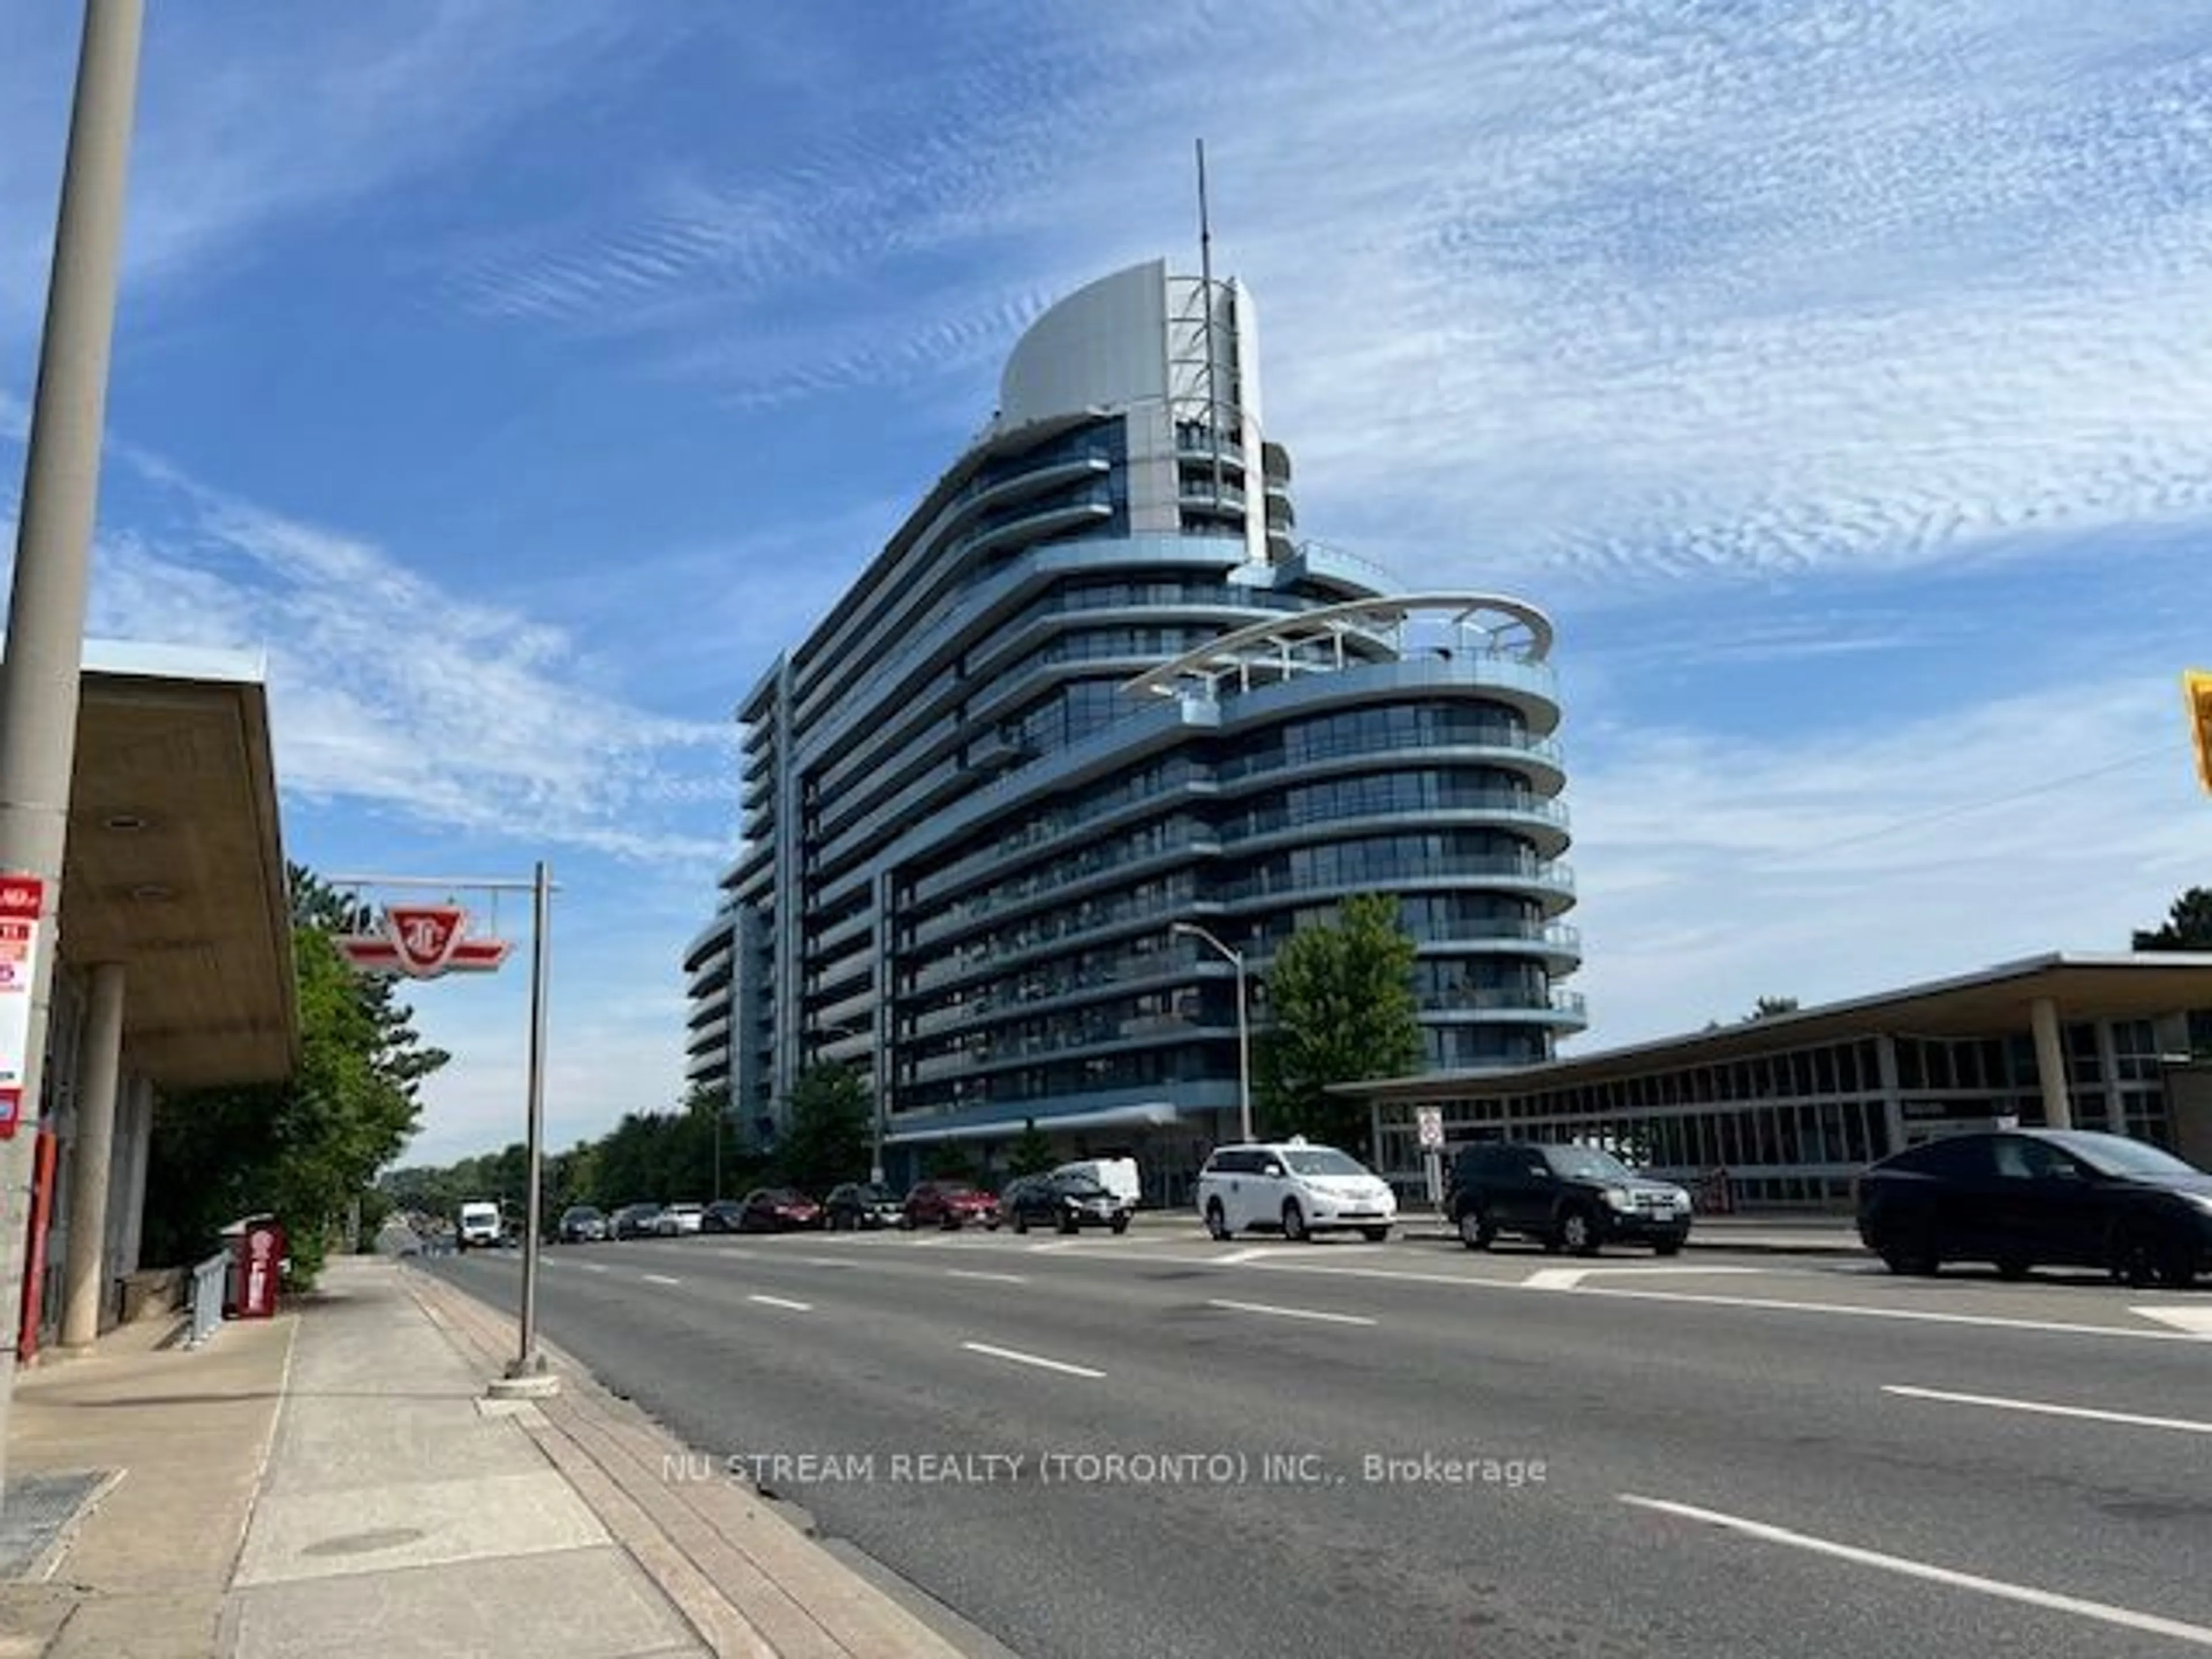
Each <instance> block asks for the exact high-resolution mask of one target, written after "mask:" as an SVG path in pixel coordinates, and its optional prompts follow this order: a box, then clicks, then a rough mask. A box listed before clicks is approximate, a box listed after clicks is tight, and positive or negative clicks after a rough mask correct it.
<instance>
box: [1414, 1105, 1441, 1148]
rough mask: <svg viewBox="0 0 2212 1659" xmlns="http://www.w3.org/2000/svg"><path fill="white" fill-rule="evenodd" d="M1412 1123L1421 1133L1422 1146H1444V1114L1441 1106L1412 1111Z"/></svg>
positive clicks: (1421, 1107) (1419, 1108) (1420, 1107)
mask: <svg viewBox="0 0 2212 1659" xmlns="http://www.w3.org/2000/svg"><path fill="white" fill-rule="evenodd" d="M1413 1121H1414V1123H1415V1124H1416V1125H1418V1126H1419V1129H1420V1133H1421V1145H1422V1146H1443V1144H1444V1113H1443V1107H1441V1106H1419V1107H1416V1108H1414V1109H1413Z"/></svg>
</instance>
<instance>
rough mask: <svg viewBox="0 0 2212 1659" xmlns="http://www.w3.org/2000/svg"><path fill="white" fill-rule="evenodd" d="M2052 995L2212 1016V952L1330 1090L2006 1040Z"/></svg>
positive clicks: (2025, 977) (1926, 987) (2034, 971)
mask: <svg viewBox="0 0 2212 1659" xmlns="http://www.w3.org/2000/svg"><path fill="white" fill-rule="evenodd" d="M2046 999H2047V1000H2050V1001H2051V1003H2052V1004H2053V1006H2055V1008H2056V1010H2057V1016H2058V1018H2059V1020H2060V1021H2061V1022H2062V1023H2063V1022H2067V1021H2072V1020H2106V1019H2152V1018H2159V1017H2160V1016H2163V1015H2166V1014H2172V1013H2178V1012H2183V1011H2185V1010H2190V1009H2198V1008H2212V953H2208V952H2203V951H2131V952H2124V953H2113V954H2108V955H2075V954H2066V953H2061V952H2053V953H2051V954H2050V955H2048V956H2040V957H2027V958H2026V959H2024V960H2022V961H2019V962H2011V963H2004V964H2002V965H2001V966H1999V967H1996V968H1989V969H1983V970H1982V971H1980V972H1978V973H1973V974H1966V975H1960V976H1959V977H1957V978H1954V979H1943V980H1932V981H1926V982H1924V983H1922V984H1918V985H1911V986H1906V987H1903V988H1901V989H1899V990H1895V991H1885V992H1882V993H1881V994H1877V995H1875V996H1868V997H1859V998H1855V999H1853V1000H1850V1001H1845V1002H1834V1003H1827V1004H1824V1005H1822V1006H1820V1007H1817V1008H1806V1009H1800V1010H1796V1011H1795V1012H1790V1013H1786V1014H1775V1015H1770V1016H1768V1017H1766V1018H1761V1019H1753V1020H1745V1021H1741V1022H1740V1023H1738V1024H1734V1025H1723V1026H1718V1027H1716V1028H1714V1029H1712V1030H1705V1031H1693V1032H1688V1033H1685V1034H1684V1035H1682V1036H1674V1037H1664V1038H1661V1039H1659V1040H1657V1041H1656V1042H1639V1043H1633V1044H1630V1045H1628V1046H1626V1047H1624V1048H1608V1049H1606V1050H1603V1051H1601V1052H1600V1053H1597V1054H1579V1055H1576V1056H1573V1057H1572V1058H1570V1059H1565V1060H1549V1061H1547V1062H1545V1063H1544V1064H1542V1065H1540V1066H1512V1067H1510V1068H1503V1069H1498V1070H1494V1071H1484V1072H1442V1073H1431V1074H1429V1075H1426V1076H1419V1077H1403V1078H1384V1079H1376V1080H1375V1081H1372V1082H1368V1083H1346V1084H1338V1085H1334V1087H1333V1088H1332V1090H1331V1091H1330V1092H1332V1093H1335V1094H1342V1095H1347V1096H1351V1097H1355V1098H1358V1099H1360V1100H1366V1101H1373V1102H1376V1103H1382V1104H1385V1105H1412V1104H1419V1103H1422V1102H1425V1101H1442V1100H1454V1101H1462V1100H1478V1099H1494V1098H1497V1097H1500V1096H1504V1095H1518V1094H1526V1093H1528V1092H1529V1091H1533V1090H1537V1089H1553V1088H1560V1087H1565V1086H1569V1085H1577V1084H1589V1083H1610V1082H1613V1081H1616V1080H1618V1079H1622V1078H1629V1077H1642V1076H1646V1075H1648V1074H1650V1073H1654V1072H1662V1071H1671V1070H1674V1069H1675V1068H1677V1067H1680V1066H1711V1065H1717V1064H1719V1063H1721V1062H1723V1061H1727V1060H1748V1059H1755V1058H1757V1057H1759V1056H1760V1055H1763V1054H1774V1053H1778V1052H1783V1051H1786V1050H1789V1049H1792V1048H1809V1047H1814V1046H1816V1045H1818V1044H1821V1043H1827V1042H1845V1041H1849V1040H1850V1039H1853V1038H1857V1037H1863V1036H1876V1035H1879V1034H1881V1033H1885V1032H1886V1033H1888V1034H1891V1035H1893V1036H1929V1037H1986V1036H2009V1035H2012V1034H2014V1033H2016V1032H2022V1031H2026V1030H2028V1029H2029V1026H2030V1021H2031V1019H2032V1018H2033V1013H2032V1011H2033V1008H2034V1006H2035V1005H2036V1004H2037V1003H2038V1002H2039V1001H2043V1000H2046Z"/></svg>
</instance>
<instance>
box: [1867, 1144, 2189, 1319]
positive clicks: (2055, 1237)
mask: <svg viewBox="0 0 2212 1659" xmlns="http://www.w3.org/2000/svg"><path fill="white" fill-rule="evenodd" d="M1858 1221H1859V1237H1861V1238H1862V1239H1863V1240H1865V1242H1866V1246H1867V1248H1868V1249H1870V1250H1872V1251H1873V1252H1874V1253H1875V1255H1879V1256H1880V1257H1881V1259H1882V1260H1883V1261H1885V1262H1887V1263H1888V1265H1889V1267H1890V1270H1891V1271H1892V1272H1893V1273H1935V1272H1936V1271H1937V1270H1938V1269H1939V1268H1941V1267H1942V1265H1943V1264H1944V1263H1945V1262H1947V1261H1987V1262H1990V1263H1993V1264H1994V1265H1995V1266H1996V1270H1997V1271H1998V1272H1999V1273H2002V1274H2003V1275H2004V1276H2005V1277H2006V1278H2008V1279H2017V1278H2019V1277H2020V1276H2021V1274H2022V1273H2027V1271H2028V1269H2029V1268H2031V1267H2039V1266H2050V1267H2102V1268H2104V1269H2106V1271H2108V1272H2109V1273H2112V1276H2113V1277H2114V1278H2116V1279H2124V1280H2125V1281H2126V1282H2127V1283H2129V1284H2130V1285H2148V1284H2151V1283H2154V1282H2155V1283H2158V1284H2161V1285H2173V1286H2177V1287H2179V1286H2182V1285H2188V1284H2189V1283H2191V1281H2192V1280H2193V1279H2195V1278H2196V1277H2197V1274H2198V1273H2202V1272H2203V1271H2204V1270H2205V1269H2206V1268H2207V1267H2212V1175H2207V1174H2206V1173H2205V1172H2204V1171H2203V1170H2199V1169H2197V1168H2196V1167H2195V1166H2194V1165H2192V1164H2185V1163H2183V1162H2182V1161H2181V1160H2180V1159H2179V1158H2176V1157H2174V1156H2173V1155H2172V1153H2171V1152H2161V1151H2160V1150H2159V1149H2158V1148H2157V1147H2155V1146H2149V1145H2147V1144H2146V1143H2144V1142H2142V1141H2140V1140H2130V1139H2128V1138H2127V1137H2126V1136H2124V1135H2112V1134H2101V1133H2096V1132H2095V1131H2093V1130H2085V1129H2004V1130H1997V1131H1994V1132H1991V1133H1970V1134H1956V1135H1945V1136H1943V1137H1942V1138H1941V1139H1936V1140H1929V1141H1924V1142H1923V1143H1922V1144H1921V1145H1919V1146H1909V1147H1907V1148H1906V1149H1905V1151H1903V1152H1897V1153H1893V1154H1892V1155H1891V1156H1890V1157H1888V1158H1884V1159H1882V1161H1881V1163H1879V1164H1875V1165H1874V1166H1873V1167H1872V1168H1870V1169H1869V1170H1867V1172H1866V1173H1865V1174H1864V1175H1863V1176H1860V1177H1859V1182H1858Z"/></svg>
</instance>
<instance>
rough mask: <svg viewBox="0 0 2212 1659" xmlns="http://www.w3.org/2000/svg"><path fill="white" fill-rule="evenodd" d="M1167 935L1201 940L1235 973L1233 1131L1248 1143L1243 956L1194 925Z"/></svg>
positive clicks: (1248, 1045)
mask: <svg viewBox="0 0 2212 1659" xmlns="http://www.w3.org/2000/svg"><path fill="white" fill-rule="evenodd" d="M1168 932H1169V933H1170V934H1175V933H1188V935H1189V936H1190V937H1191V938H1193V939H1201V940H1203V941H1204V942H1205V943H1206V944H1208V945H1212V947H1213V948H1214V950H1215V951H1218V952H1219V953H1220V954H1221V955H1222V956H1224V957H1227V958H1228V961H1229V965H1230V966H1231V968H1234V969H1236V970H1237V1133H1238V1135H1239V1137H1240V1138H1241V1139H1244V1140H1247V1141H1249V1140H1250V1139H1252V1028H1251V1023H1250V1019H1249V1016H1248V1014H1247V1013H1246V1012H1245V1000H1244V953H1243V951H1232V950H1231V949H1230V948H1229V947H1228V946H1227V945H1224V944H1223V943H1222V942H1221V941H1220V940H1219V939H1216V938H1214V936H1213V935H1212V933H1208V932H1206V929H1205V928H1203V927H1200V926H1199V925H1198V924H1197V923H1196V922H1194V921H1174V922H1170V923H1169V924H1168Z"/></svg>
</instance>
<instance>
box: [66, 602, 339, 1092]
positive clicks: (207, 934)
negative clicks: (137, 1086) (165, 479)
mask: <svg viewBox="0 0 2212 1659" xmlns="http://www.w3.org/2000/svg"><path fill="white" fill-rule="evenodd" d="M83 663H84V667H83V678H82V681H81V682H80V688H81V689H80V696H79V702H78V709H77V739H76V775H75V780H74V782H73V784H72V787H71V790H70V811H69V846H68V853H67V857H66V860H65V863H64V869H63V876H62V884H61V895H60V918H61V927H60V950H61V957H62V960H63V962H64V963H65V964H66V965H67V966H69V967H70V969H75V970H83V969H89V968H91V967H93V966H94V964H97V963H122V964H123V965H124V968H125V992H124V1025H123V1046H124V1054H125V1064H126V1065H127V1066H130V1067H131V1069H132V1070H134V1071H137V1072H139V1073H143V1074H144V1075H145V1076H147V1077H149V1078H150V1079H152V1081H153V1083H154V1085H155V1087H156V1088H157V1089H158V1090H160V1091H162V1092H163V1093H165V1094H175V1093H178V1092H180V1091H189V1090H193V1089H200V1088H207V1087H212V1086H216V1085H230V1084H249V1083H266V1082H276V1081H280V1080H282V1079H284V1078H286V1077H289V1075H291V1074H292V1073H293V1071H294V1070H295V1068H296V1066H298V1063H299V1059H300V1018H299V996H298V989H297V986H296V984H295V979H294V964H293V957H292V930H291V907H290V902H289V896H288V893H287V884H286V878H285V865H284V853H283V841H282V838H281V836H280V835H279V830H278V821H277V806H276V768H275V763H274V759H273V754H272V750H271V748H270V733H269V705H268V696H267V690H266V686H265V684H264V667H263V665H262V662H261V660H260V659H259V658H258V656H257V655H254V654H252V653H239V652H232V651H215V650H206V649H201V648H197V647H171V646H152V645H140V644H111V643H106V642H97V641H88V642H87V644H86V647H85V653H84V659H83Z"/></svg>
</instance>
